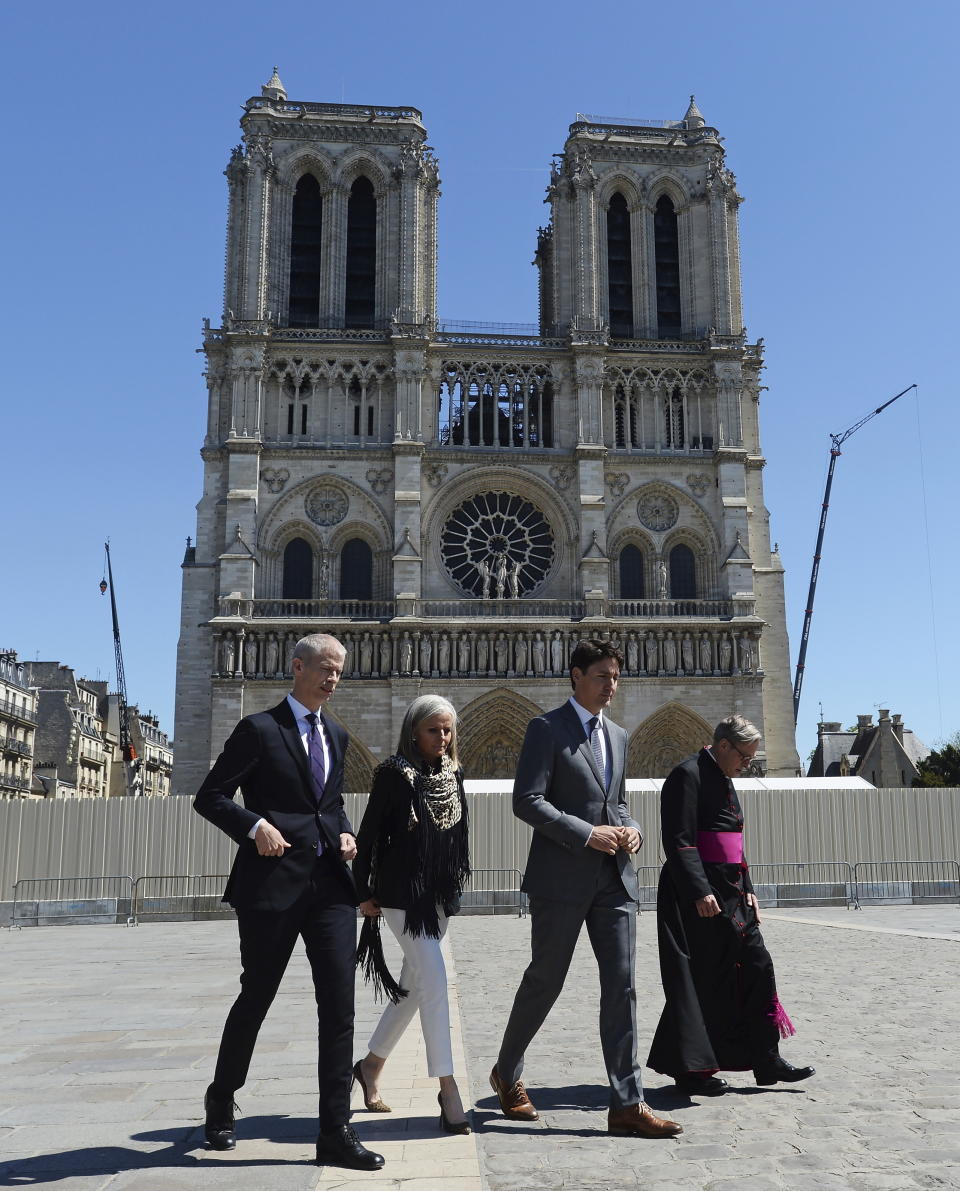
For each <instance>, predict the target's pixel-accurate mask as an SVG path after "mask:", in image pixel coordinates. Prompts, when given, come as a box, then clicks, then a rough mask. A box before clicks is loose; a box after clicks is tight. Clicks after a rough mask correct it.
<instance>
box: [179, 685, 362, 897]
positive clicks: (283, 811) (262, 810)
mask: <svg viewBox="0 0 960 1191" xmlns="http://www.w3.org/2000/svg"><path fill="white" fill-rule="evenodd" d="M320 718H321V720H322V722H323V726H324V728H325V730H326V732H327V738H328V741H329V744H330V761H331V764H330V772H329V774H328V775H327V781H326V785H325V787H324V791H323V797H322V798H321V800H320V802H319V803H318V802H317V799H316V796H315V794H314V785H313V779H312V778H311V776H310V767H309V762H308V760H307V754H306V750H305V749H304V747H303V741H302V740H301V738H300V733H299V732H298V731H297V721H296V718H295V717H294V714H293V711H292V709H291V707H290V704H289V703H288V702H287V700H286V699H284V700H283V702H282V703H279V704H277V706H276V707H271V708H270V710H269V711H261V712H257V713H256V714H255V715H248V716H246V717H245V718H244V719H242V720H241V721H240V723H239V724H237V726H236V728H234V730H233V733H232V734H231V736H230V738H229V740H228V741H227V742H226V744H225V745H224V746H223V752H222V753H221V754H220V756H219V757H218V758H217V760H216V762H215V764H214V766H213V768H212V769H211V770H210V772H209V774H207V777H206V779H205V781H204V783H203V785H202V786H201V787H200V790H199V791H198V793H197V796H196V798H195V799H194V801H193V805H194V809H195V810H196V811H198V812H199V814H201V815H203V817H204V818H205V819H209V820H210V822H211V823H213V824H215V825H216V826H217V827H219V828H220V830H221V831H225V832H226V833H227V835H229V836H230V838H231V839H233V840H236V842H237V844H238V845H239V847H238V851H237V856H236V859H235V860H234V863H233V869H232V870H231V873H230V879H229V880H228V882H227V887H226V889H225V890H224V893H223V900H224V901H226V902H229V903H230V905H232V906H234V907H235V908H236V909H252V910H286V909H288V908H289V907H290V906H291V905H292V904H293V903H294V902H295V901H296V899H297V898H298V897H299V896H300V894H301V893H302V892H303V890H304V888H305V887H306V885H307V883H308V882H309V880H310V875H311V873H312V871H313V866H314V865H315V863H316V857H317V842H318V840H319V839H321V838H322V839H323V844H324V849H329V850H330V851H331V852H332V853H333V858H334V860H335V863H336V865H337V866H338V872H339V871H340V870H342V873H343V879H344V882H345V883H346V884H347V886H348V887H349V889H350V892H351V896H352V897H353V898H354V900H355V894H354V892H353V879H352V877H351V875H350V870H349V869H348V868H347V865H346V864H345V863H344V862H343V861H342V860H341V859H340V835H341V833H342V832H349V833H350V834H351V835H352V834H353V828H352V827H351V826H350V821H349V819H348V818H347V816H346V812H345V811H344V808H343V760H344V755H345V754H346V751H347V744H348V737H347V734H346V732H344V730H343V729H342V728H341V727H340V726H339V725H338V724H335V723H333V722H332V721H331V720H330V719H328V718H327V717H325V716H324V715H323V713H322V712H321V717H320ZM238 789H239V790H240V791H241V793H242V794H243V806H241V805H240V804H239V803H237V802H236V801H235V796H236V793H237V790H238ZM261 818H262V819H266V820H267V822H268V823H272V824H273V826H274V827H276V828H277V830H278V831H280V832H282V834H283V837H284V839H286V840H287V841H289V843H290V847H289V848H286V849H285V850H284V854H283V855H282V856H261V855H260V854H259V853H258V852H257V846H256V844H255V843H254V841H253V840H252V839H250V838H249V832H250V830H251V828H252V827H253V826H254V824H255V823H256V822H257V821H258V820H259V819H261Z"/></svg>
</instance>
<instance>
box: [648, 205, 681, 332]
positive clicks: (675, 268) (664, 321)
mask: <svg viewBox="0 0 960 1191" xmlns="http://www.w3.org/2000/svg"><path fill="white" fill-rule="evenodd" d="M653 244H654V260H655V263H656V276H657V335H658V336H659V338H660V339H673V338H676V336H678V335H679V334H680V328H681V322H682V320H681V317H680V237H679V234H678V231H677V213H676V211H675V210H674V207H673V203H672V202H671V200H670V198H669V196H668V195H665V194H662V195H661V196H660V198H659V199H657V205H656V208H655V210H654V213H653Z"/></svg>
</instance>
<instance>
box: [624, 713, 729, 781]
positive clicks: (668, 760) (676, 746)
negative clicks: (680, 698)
mask: <svg viewBox="0 0 960 1191" xmlns="http://www.w3.org/2000/svg"><path fill="white" fill-rule="evenodd" d="M712 739H713V729H712V728H711V727H710V725H709V724H708V723H707V721H706V720H704V719H701V717H700V716H698V715H697V714H696V712H694V711H691V710H690V708H689V707H684V705H683V704H682V703H667V704H666V705H665V706H663V707H661V708H660V709H659V710H658V711H655V712H654V713H653V715H651V716H648V717H647V718H646V719H645V720H644V721H643V723H642V724H641V725H640V727H639V728H637V730H636V731H635V732H634V734H633V735H632V736H631V737H630V744H629V746H628V748H627V777H666V776H667V774H668V773H669V772H670V770H671V769H673V767H674V765H676V764H677V763H678V762H679V761H682V760H683V759H684V757H689V756H690V754H691V753H695V752H697V751H698V750H699V749H701V748H703V746H704V745H706V744H709V743H710V741H711V740H712Z"/></svg>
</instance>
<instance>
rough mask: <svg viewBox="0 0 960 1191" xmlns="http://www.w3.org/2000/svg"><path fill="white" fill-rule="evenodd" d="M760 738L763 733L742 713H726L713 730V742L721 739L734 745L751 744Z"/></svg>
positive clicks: (717, 742) (718, 741)
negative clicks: (725, 716)
mask: <svg viewBox="0 0 960 1191" xmlns="http://www.w3.org/2000/svg"><path fill="white" fill-rule="evenodd" d="M762 738H763V733H762V732H761V731H760V729H759V728H758V727H757V726H756V724H751V723H750V721H749V720H748V719H747V718H746V716H742V715H728V716H727V718H726V719H725V720H721V721H720V723H719V724H717V726H716V728H714V730H713V743H714V744H719V743H720V741H721V740H725V741H727V743H728V744H734V745H736V744H753V742H754V741H755V740H761V739H762Z"/></svg>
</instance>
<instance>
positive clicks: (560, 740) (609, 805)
mask: <svg viewBox="0 0 960 1191" xmlns="http://www.w3.org/2000/svg"><path fill="white" fill-rule="evenodd" d="M622 665H623V655H622V654H621V652H620V651H619V649H617V648H616V646H614V645H612V644H611V643H610V642H609V641H581V642H580V643H579V644H578V645H577V647H576V649H575V650H574V651H573V655H572V657H571V658H570V682H571V685H572V686H573V697H572V698H571V699H569V700H568V701H567V702H566V703H565V704H564V705H563V706H562V707H557V708H555V709H554V710H553V711H549V712H547V713H546V715H542V716H539V717H538V718H537V719H534V720H531V721H530V723H529V724H528V725H527V734H526V737H525V739H524V742H523V748H522V749H521V752H520V757H519V759H518V761H517V775H516V779H515V781H514V786H513V811H514V814H515V815H517V817H518V818H520V819H522V820H523V821H524V822H525V823H529V824H530V826H531V827H533V829H534V832H533V840H532V842H531V845H530V855H529V857H528V859H527V869H526V873H525V874H524V878H523V889H524V890H525V891H526V892H527V894H529V897H530V917H531V932H530V946H531V962H530V966H529V967H528V968H527V970H526V971H525V972H524V974H523V980H522V981H521V983H520V987H519V989H518V990H517V995H516V998H515V999H514V1002H513V1009H512V1011H511V1013H510V1019H509V1021H508V1022H507V1028H506V1031H505V1032H504V1035H503V1042H502V1043H501V1046H500V1053H499V1056H498V1058H497V1063H496V1066H495V1067H494V1068H493V1071H492V1072H491V1073H490V1084H491V1086H492V1087H493V1090H494V1091H495V1092H496V1093H497V1096H498V1098H499V1100H500V1107H501V1109H502V1110H503V1113H504V1115H505V1116H507V1117H509V1118H511V1119H512V1120H536V1119H537V1117H538V1113H537V1110H536V1109H535V1108H534V1106H533V1104H531V1102H530V1099H529V1097H528V1096H527V1093H526V1090H525V1089H524V1086H523V1084H522V1083H521V1082H520V1075H521V1072H522V1071H523V1056H524V1052H525V1051H526V1049H527V1047H528V1045H529V1044H530V1042H531V1041H532V1040H533V1038H534V1036H535V1035H536V1033H537V1031H538V1030H539V1029H540V1027H541V1025H543V1022H544V1021H545V1020H546V1017H547V1014H548V1013H549V1012H550V1010H551V1008H552V1007H553V1004H554V1002H555V1001H556V999H557V997H558V996H559V995H560V991H561V989H562V988H563V982H564V979H565V977H566V974H567V970H568V968H569V966H570V961H571V959H572V958H573V950H574V947H575V946H576V943H577V938H578V937H579V935H580V930H581V927H582V926H583V924H584V923H586V926H587V933H588V935H589V937H590V944H591V946H592V947H593V953H594V955H595V956H596V958H597V966H598V968H599V970H600V1046H601V1049H602V1051H603V1060H604V1065H605V1066H606V1068H607V1075H608V1078H609V1080H610V1111H609V1113H608V1116H607V1130H608V1132H609V1133H612V1134H615V1135H617V1136H621V1137H673V1136H675V1135H676V1134H678V1133H682V1132H683V1129H682V1128H681V1126H680V1125H678V1124H676V1122H674V1121H667V1120H663V1119H661V1118H660V1117H657V1116H654V1114H653V1113H652V1112H651V1111H650V1109H649V1108H648V1107H647V1105H646V1104H644V1102H643V1080H642V1076H641V1072H640V1068H639V1066H638V1064H637V1038H636V1033H637V1020H636V1019H637V1014H636V1000H637V998H636V989H635V987H634V973H633V968H634V954H635V950H636V906H635V903H636V901H637V899H638V896H639V890H638V888H637V874H636V872H635V870H634V867H633V864H632V863H631V857H632V856H633V855H634V854H635V853H636V852H637V851H639V849H640V845H641V843H642V842H643V840H642V837H641V834H640V829H639V827H638V826H637V824H636V823H635V822H634V821H633V819H632V818H631V817H630V814H629V811H628V809H627V801H626V775H625V766H626V759H627V734H626V732H625V731H624V730H623V728H621V727H619V725H617V724H614V723H611V722H610V721H609V720H608V719H607V718H606V717H605V716H604V714H603V712H604V709H605V708H606V707H608V706H609V704H610V701H611V700H612V699H613V697H614V695H615V694H616V692H617V683H618V681H619V679H620V667H621V666H622Z"/></svg>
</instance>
